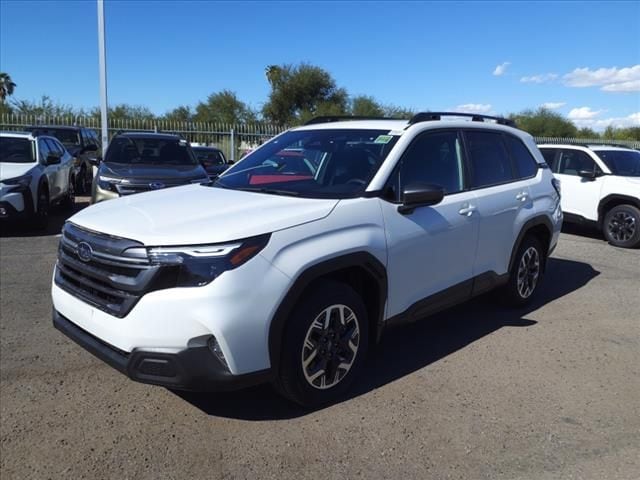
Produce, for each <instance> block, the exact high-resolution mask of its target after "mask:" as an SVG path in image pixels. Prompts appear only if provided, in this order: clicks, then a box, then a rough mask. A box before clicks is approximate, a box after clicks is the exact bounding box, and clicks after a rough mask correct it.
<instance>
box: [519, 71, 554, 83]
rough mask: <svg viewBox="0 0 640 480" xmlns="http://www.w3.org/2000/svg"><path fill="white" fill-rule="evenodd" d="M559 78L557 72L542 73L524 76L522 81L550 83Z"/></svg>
mask: <svg viewBox="0 0 640 480" xmlns="http://www.w3.org/2000/svg"><path fill="white" fill-rule="evenodd" d="M557 78H558V74H557V73H542V74H540V75H532V76H530V77H522V78H520V81H521V82H522V83H548V82H553V81H554V80H555V79H557Z"/></svg>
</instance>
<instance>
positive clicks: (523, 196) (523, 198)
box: [516, 192, 529, 202]
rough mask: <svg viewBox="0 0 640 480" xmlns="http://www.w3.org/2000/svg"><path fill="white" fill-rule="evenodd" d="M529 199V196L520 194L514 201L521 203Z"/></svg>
mask: <svg viewBox="0 0 640 480" xmlns="http://www.w3.org/2000/svg"><path fill="white" fill-rule="evenodd" d="M528 198H529V194H528V193H527V192H520V193H519V194H517V195H516V200H520V201H521V202H525V201H526V200H527V199H528Z"/></svg>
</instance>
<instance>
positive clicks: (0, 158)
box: [0, 137, 35, 163]
mask: <svg viewBox="0 0 640 480" xmlns="http://www.w3.org/2000/svg"><path fill="white" fill-rule="evenodd" d="M34 158H35V156H34V154H33V142H31V140H29V139H27V138H12V137H0V162H6V163H32V162H34Z"/></svg>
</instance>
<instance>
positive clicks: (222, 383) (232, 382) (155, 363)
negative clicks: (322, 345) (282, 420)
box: [53, 309, 271, 391]
mask: <svg viewBox="0 0 640 480" xmlns="http://www.w3.org/2000/svg"><path fill="white" fill-rule="evenodd" d="M53 326H54V327H55V328H57V329H58V330H60V331H61V332H62V333H64V334H65V335H66V336H67V337H69V338H70V339H71V340H73V341H74V342H76V343H77V344H78V345H80V346H81V347H82V348H84V349H85V350H87V351H89V352H90V353H92V354H93V355H95V356H96V357H97V358H99V359H100V360H102V361H104V362H105V363H107V364H109V365H111V366H112V367H113V368H115V369H116V370H118V371H119V372H121V373H124V374H125V375H127V376H128V377H129V378H130V379H132V380H135V381H137V382H141V383H148V384H152V385H160V386H164V387H167V388H173V389H176V390H192V391H227V390H238V389H241V388H245V387H249V386H252V385H257V384H260V383H266V382H268V381H270V380H271V372H270V370H269V369H267V370H260V371H257V372H251V373H247V374H243V375H233V374H232V373H231V372H229V371H228V370H226V368H225V367H224V366H223V365H222V363H221V362H220V361H219V360H218V359H217V358H216V357H215V356H214V355H213V354H212V353H211V351H210V350H209V349H208V348H207V347H194V348H187V349H184V350H182V351H180V352H178V353H161V352H147V351H144V350H134V351H133V352H131V353H127V352H123V351H121V350H119V349H117V348H115V347H113V346H112V345H109V344H107V343H105V342H103V341H102V340H100V339H99V338H97V337H95V336H93V335H91V334H90V333H88V332H86V331H85V330H83V329H81V328H80V327H78V326H77V325H75V324H74V323H73V322H71V321H70V320H68V319H67V318H65V317H64V316H62V315H61V314H60V313H59V312H57V311H56V310H55V309H54V310H53Z"/></svg>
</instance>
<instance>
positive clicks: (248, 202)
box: [52, 113, 562, 405]
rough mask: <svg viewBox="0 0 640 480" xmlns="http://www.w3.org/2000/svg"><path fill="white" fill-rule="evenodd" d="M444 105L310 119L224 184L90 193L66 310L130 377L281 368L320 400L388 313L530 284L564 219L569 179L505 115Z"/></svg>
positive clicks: (354, 365) (281, 385)
mask: <svg viewBox="0 0 640 480" xmlns="http://www.w3.org/2000/svg"><path fill="white" fill-rule="evenodd" d="M444 115H445V114H438V113H425V114H418V115H416V116H415V117H414V118H413V119H412V120H411V121H409V122H407V121H406V120H352V121H332V120H335V119H334V118H322V119H316V120H314V121H312V122H310V123H309V124H307V125H306V126H302V127H299V128H294V129H292V130H289V131H287V132H285V133H283V134H281V135H279V136H277V137H275V138H274V139H272V140H271V141H269V142H268V143H266V144H264V145H262V146H261V147H260V148H258V149H257V150H255V151H253V152H252V153H250V154H249V155H248V156H246V157H245V158H244V159H243V160H242V161H240V162H239V163H237V164H235V165H234V166H233V167H231V168H230V169H229V170H227V171H226V172H225V173H224V174H223V175H221V176H220V177H219V179H218V180H217V181H216V182H215V183H214V184H210V185H191V186H185V187H177V188H175V189H168V190H162V191H155V192H150V193H143V194H140V195H134V196H131V197H125V198H121V199H117V200H114V201H111V202H104V203H101V204H97V205H93V206H91V207H89V208H87V209H85V210H83V211H81V212H80V213H78V214H76V215H75V216H73V217H72V218H71V219H70V220H69V222H67V224H66V225H65V227H64V230H63V236H62V238H61V243H60V252H59V257H58V262H57V265H56V268H55V277H54V281H53V285H52V294H53V304H54V312H53V321H54V325H55V326H56V327H57V328H58V329H60V330H61V331H62V332H64V333H65V334H66V335H68V336H69V337H71V338H72V339H73V340H75V341H76V342H77V343H79V344H80V345H82V346H83V347H85V348H86V349H87V350H89V351H91V352H92V353H93V354H95V355H96V356H98V357H99V358H101V359H103V360H104V361H106V362H107V363H109V364H110V365H112V366H114V367H115V368H117V369H118V370H120V371H121V372H123V373H126V374H127V375H128V376H129V377H130V378H132V379H134V380H138V381H142V382H146V383H153V384H159V385H165V386H169V387H172V388H181V389H200V390H207V389H211V390H215V389H224V388H236V387H239V386H243V385H248V384H252V383H257V382H263V381H272V382H273V383H274V384H275V385H276V386H277V388H278V389H279V391H280V392H282V393H283V394H284V395H285V396H287V397H288V398H290V399H293V400H294V401H296V402H298V403H301V404H304V405H311V404H318V403H324V402H328V401H332V400H334V399H335V398H337V397H338V396H340V395H341V394H343V393H344V391H345V390H346V389H347V388H348V387H349V385H350V384H351V383H352V381H353V379H354V378H355V377H356V375H357V374H358V372H359V371H360V370H361V369H362V367H363V362H364V360H365V357H366V354H367V351H368V350H369V349H370V347H371V346H372V345H375V343H376V342H377V341H378V340H379V339H380V336H381V334H382V332H383V330H384V329H385V328H386V327H387V326H389V325H392V324H397V323H401V322H414V321H416V320H419V319H421V318H423V317H425V316H428V315H430V314H432V313H434V312H436V311H438V310H441V309H444V308H447V307H449V306H452V305H454V304H457V303H460V302H464V301H465V300H468V299H469V298H471V297H472V296H475V295H478V294H481V293H484V292H487V291H489V290H491V289H493V288H496V287H503V289H504V295H505V296H506V297H507V298H508V299H510V300H512V301H513V302H514V303H516V304H522V303H525V302H527V301H528V300H530V299H531V297H532V295H533V293H534V292H535V291H536V288H537V287H538V285H539V284H540V280H541V278H542V274H543V272H544V269H545V262H546V259H547V257H548V256H549V254H550V253H551V251H552V250H553V248H554V247H555V245H556V242H557V240H558V235H559V232H560V227H561V224H562V211H561V209H560V195H559V192H558V187H557V185H556V183H557V180H555V179H554V178H553V175H552V173H551V171H550V170H549V168H548V167H547V164H546V163H545V162H544V159H543V158H542V155H541V154H540V152H539V151H538V149H537V147H536V145H535V143H534V141H533V139H532V137H531V136H529V135H528V134H526V133H524V132H522V131H520V130H517V129H516V128H512V127H510V126H507V125H505V124H506V123H508V122H507V121H506V120H503V119H498V120H497V122H496V121H495V120H496V119H492V117H482V116H473V120H475V121H464V120H450V121H445V120H441V117H443V116H444ZM450 115H451V114H450ZM484 120H489V121H484Z"/></svg>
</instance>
